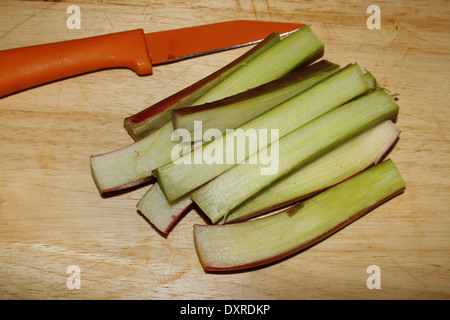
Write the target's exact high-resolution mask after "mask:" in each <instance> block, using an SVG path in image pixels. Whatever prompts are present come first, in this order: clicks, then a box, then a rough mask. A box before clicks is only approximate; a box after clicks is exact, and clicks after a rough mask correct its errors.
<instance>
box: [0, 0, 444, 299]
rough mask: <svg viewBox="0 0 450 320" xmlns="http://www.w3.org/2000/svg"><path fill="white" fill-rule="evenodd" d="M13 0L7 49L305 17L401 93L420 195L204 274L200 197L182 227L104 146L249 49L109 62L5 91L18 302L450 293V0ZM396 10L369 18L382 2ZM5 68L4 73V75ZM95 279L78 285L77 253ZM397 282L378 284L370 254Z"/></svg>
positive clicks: (5, 206)
mask: <svg viewBox="0 0 450 320" xmlns="http://www.w3.org/2000/svg"><path fill="white" fill-rule="evenodd" d="M73 3H75V4H77V5H78V6H79V7H80V9H81V29H78V30H77V29H74V30H69V29H68V28H67V27H66V20H67V18H68V17H69V14H68V13H67V12H66V10H67V7H68V6H69V5H70V4H71V3H69V2H47V1H45V2H41V1H32V2H27V1H17V2H16V1H1V2H0V49H8V48H13V47H19V46H26V45H33V44H39V43H46V42H52V41H58V40H66V39H75V38H82V37H86V36H93V35H99V34H104V33H109V32H116V31H124V30H129V29H135V28H144V30H145V31H146V32H152V31H158V30H165V29H173V28H179V27H188V26H193V25H198V24H204V23H213V22H220V21H225V20H233V19H252V20H266V21H286V22H301V23H306V24H309V25H311V27H312V29H313V30H314V31H315V32H316V33H317V34H318V35H319V37H320V38H321V39H322V41H323V42H324V43H325V56H324V57H325V58H327V59H328V60H331V61H333V62H336V63H339V64H341V65H345V64H347V63H351V62H358V63H359V64H360V65H361V66H362V67H363V68H365V69H367V70H369V71H371V72H372V73H373V74H374V75H375V77H376V78H377V80H378V81H379V83H380V84H381V85H382V86H384V87H386V88H388V89H389V90H390V91H391V92H392V93H398V94H399V96H398V97H399V105H400V115H399V118H398V123H397V124H398V127H399V128H400V129H401V131H402V133H401V138H400V140H399V142H398V143H397V145H396V146H395V149H394V150H393V151H392V153H391V154H390V158H391V159H393V160H394V162H395V163H396V164H397V166H398V167H399V169H400V171H401V173H402V175H403V177H404V179H405V181H406V184H407V189H406V191H405V193H404V194H402V195H400V196H398V197H396V198H395V199H393V200H391V201H390V202H388V203H386V204H384V205H383V206H381V207H379V208H377V209H375V210H373V211H372V212H370V213H368V214H367V215H365V216H364V217H362V218H361V219H359V220H357V221H355V222H354V223H352V224H351V225H349V226H348V227H346V228H345V229H343V230H341V231H339V232H338V233H336V234H335V235H333V236H332V237H330V238H328V239H326V240H324V241H322V242H320V243H319V244H317V245H315V246H313V247H311V248H309V249H308V250H305V251H303V252H301V253H299V254H296V255H294V256H292V257H290V258H288V259H285V260H283V261H281V262H279V263H275V264H272V265H270V266H266V267H263V268H258V269H256V270H251V271H248V272H239V273H227V274H213V273H206V272H204V271H203V269H202V267H201V265H200V263H199V261H198V258H197V255H196V252H195V248H194V244H193V234H192V230H193V229H192V226H193V225H194V224H195V223H206V221H205V219H204V218H203V217H202V216H201V215H200V214H199V213H197V212H196V211H195V210H193V211H191V212H189V213H187V214H186V215H185V216H184V217H183V218H182V219H181V221H179V223H178V224H177V225H176V226H175V228H174V229H173V230H172V232H171V233H170V234H169V235H168V236H167V237H163V236H161V235H160V234H159V233H158V232H157V231H156V230H155V229H154V228H153V227H152V226H151V225H150V224H149V223H148V221H146V220H145V219H144V218H143V216H141V215H140V214H139V213H138V212H137V211H136V207H135V205H136V203H137V201H138V200H139V199H140V198H141V196H142V195H143V194H144V192H145V191H146V190H147V188H148V187H149V186H148V185H147V186H143V187H142V188H137V189H133V190H130V191H129V192H125V193H122V194H119V195H115V196H113V197H107V198H102V197H101V196H100V195H99V193H98V191H97V189H96V187H95V185H94V183H93V180H92V177H91V173H90V168H89V157H90V156H91V155H93V154H98V153H104V152H108V151H112V150H115V149H117V148H120V147H122V146H125V145H128V144H130V143H131V142H132V141H131V138H130V137H129V136H128V135H127V133H126V132H125V130H124V129H123V119H124V117H126V116H128V115H131V114H133V113H135V112H137V111H139V110H141V109H143V108H145V107H147V106H148V105H150V104H153V103H155V102H157V101H159V100H161V99H163V98H165V97H167V96H169V95H171V94H172V93H175V92H177V91H178V90H180V89H182V88H184V87H186V86H188V85H190V84H192V83H193V82H195V81H197V80H199V79H201V78H203V77H205V76H206V75H208V74H210V73H212V72H214V71H215V70H217V69H219V68H220V67H222V66H224V65H225V64H227V63H228V62H230V61H232V60H233V59H235V58H237V57H238V56H239V55H241V54H242V53H244V52H245V51H246V50H248V49H249V48H241V49H238V50H234V51H228V52H224V53H219V54H214V55H210V56H205V57H202V58H197V59H192V60H187V61H184V62H180V63H176V64H172V65H166V66H160V67H157V68H155V70H154V74H153V75H151V76H148V77H139V76H137V75H136V74H134V73H133V72H132V71H129V70H126V69H117V70H106V71H102V72H95V73H90V74H86V75H83V76H79V77H73V78H70V79H66V80H63V81H58V82H54V83H52V84H48V85H45V86H40V87H38V88H34V89H30V90H27V91H24V92H21V93H18V94H14V95H11V96H8V97H5V98H2V99H0V157H1V158H0V159H1V162H0V298H2V299H274V300H275V299H448V298H450V272H449V271H450V270H449V268H450V267H449V266H450V252H449V250H450V233H449V227H450V201H449V191H450V174H449V167H450V160H449V151H450V134H449V132H450V123H449V118H450V105H449V83H448V77H449V74H450V55H449V53H450V50H449V46H450V35H449V31H448V26H449V25H448V17H449V15H450V8H449V7H450V6H449V2H448V1H445V0H444V1H437V0H433V1H425V0H421V1H419V0H416V1H393V0H389V1H388V0H380V1H376V2H375V1H353V0H352V1H350V0H347V1H331V0H330V1H320V2H319V1H289V0H280V1H275V0H270V1H258V0H254V1H250V0H237V1H228V0H223V1H215V0H214V1H213V0H197V1H195V2H191V1H172V0H164V1H162V0H155V1H139V0H134V1H124V0H116V1H109V2H108V3H102V2H100V3H98V1H94V0H92V1H88V0H85V1H83V0H81V1H77V2H73ZM371 4H376V5H378V6H379V7H380V9H381V29H374V30H369V29H368V28H367V26H366V20H367V18H368V17H369V14H367V13H366V9H367V7H368V6H369V5H371ZM0 76H1V75H0ZM72 265H75V266H78V267H79V269H80V271H81V274H80V279H81V286H80V288H79V289H72V290H71V289H70V288H69V287H68V286H67V280H68V278H69V276H70V275H71V273H68V267H69V266H72ZM370 265H377V266H379V267H380V270H381V289H372V290H370V289H368V287H367V285H366V280H367V278H368V277H369V274H368V273H367V272H366V271H367V268H368V266H370Z"/></svg>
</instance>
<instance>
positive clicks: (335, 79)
mask: <svg viewBox="0 0 450 320" xmlns="http://www.w3.org/2000/svg"><path fill="white" fill-rule="evenodd" d="M283 41H284V40H283ZM374 86H375V79H374V78H373V77H372V75H371V74H370V73H364V72H363V71H362V70H361V68H360V67H359V65H358V64H351V65H348V66H346V67H345V68H343V69H341V70H339V71H338V72H336V73H334V74H333V75H331V76H329V77H328V78H326V79H324V80H322V81H320V82H319V83H317V84H315V85H314V86H312V87H310V88H308V89H307V90H305V91H303V92H301V93H300V94H298V95H296V96H294V97H292V98H291V99H288V100H287V101H285V102H283V103H281V104H280V105H278V106H276V107H274V108H272V109H270V110H269V111H267V112H265V113H263V114H261V115H260V116H258V117H256V118H254V119H252V120H250V121H248V122H246V123H245V124H244V125H242V126H240V127H239V128H237V129H236V130H233V131H231V132H227V133H226V134H225V135H222V136H220V137H217V138H215V139H214V140H213V141H211V142H209V143H205V144H204V145H203V146H202V147H201V148H197V149H196V150H194V151H192V152H190V153H187V154H185V155H184V156H183V157H181V158H180V159H179V161H172V162H170V163H168V164H166V165H164V166H162V167H160V168H157V169H156V170H155V171H154V174H155V176H156V177H157V179H158V181H159V183H160V185H161V188H162V189H163V191H164V193H165V195H166V196H167V198H168V199H169V200H170V201H173V200H175V199H177V198H179V197H181V196H183V195H184V194H187V193H189V192H191V191H193V190H194V189H196V188H198V187H200V186H201V185H203V184H205V183H206V182H208V181H210V180H212V179H214V178H215V177H217V176H219V175H220V174H222V173H223V172H225V171H226V170H228V169H230V168H232V167H233V166H235V165H236V164H237V163H239V162H241V161H242V160H245V157H244V156H243V155H246V154H248V155H251V150H247V149H249V148H254V147H255V146H254V145H249V146H246V143H239V141H245V139H246V135H247V134H248V133H249V132H250V131H255V130H256V131H258V130H260V129H265V130H270V129H275V130H278V134H279V137H283V136H284V135H286V134H288V133H289V132H291V131H293V130H295V129H297V128H299V127H301V126H303V125H305V124H307V123H308V122H310V121H312V120H314V119H315V118H317V117H320V116H321V115H323V114H325V113H327V112H329V111H330V110H333V109H335V108H337V107H338V106H340V105H342V104H344V103H346V102H347V101H349V100H351V99H353V98H355V97H357V96H359V95H361V94H363V93H364V92H366V91H368V90H371V89H373V88H374ZM189 138H190V137H189ZM271 140H272V139H271ZM271 140H270V141H271ZM233 141H236V144H235V145H236V146H235V148H232V149H234V150H231V151H230V150H225V151H224V152H223V155H224V156H223V159H222V161H216V162H215V163H206V162H205V161H203V162H202V161H200V164H194V163H198V161H197V162H196V161H195V160H196V159H197V160H198V159H200V160H201V159H203V154H204V153H206V152H207V151H208V150H223V149H224V148H225V146H226V145H230V144H231V142H233ZM270 141H267V142H265V141H263V140H262V139H260V141H258V146H257V149H256V151H258V150H261V149H263V148H265V147H266V146H267V144H269V143H270ZM228 149H229V148H228ZM256 151H255V152H256ZM230 152H231V153H233V152H234V153H233V155H232V156H229V153H230ZM253 153H254V152H253ZM242 157H244V158H243V159H242ZM230 158H233V159H235V161H230Z"/></svg>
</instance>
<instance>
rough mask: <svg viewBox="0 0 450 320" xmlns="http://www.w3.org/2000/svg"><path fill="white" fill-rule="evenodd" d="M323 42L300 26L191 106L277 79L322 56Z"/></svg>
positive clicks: (308, 29)
mask: <svg viewBox="0 0 450 320" xmlns="http://www.w3.org/2000/svg"><path fill="white" fill-rule="evenodd" d="M323 52H324V45H323V43H322V42H321V41H320V39H319V38H318V37H317V35H316V34H315V33H314V32H313V31H312V30H311V28H310V27H309V26H304V27H302V28H300V29H298V30H297V31H295V32H293V33H291V34H290V35H288V36H287V37H286V38H284V39H283V40H281V41H280V42H278V43H277V44H276V45H274V46H273V47H271V48H270V49H269V50H267V51H266V52H264V53H262V54H261V55H259V56H258V57H256V58H255V59H253V60H252V61H251V62H250V63H249V64H247V65H246V66H245V67H243V68H240V69H238V70H236V72H235V73H233V74H232V75H231V76H229V77H228V78H226V79H224V80H223V81H222V82H221V83H219V84H218V85H217V86H215V87H214V88H212V89H211V90H209V91H208V92H206V93H205V94H204V95H202V96H201V97H200V98H199V99H198V100H197V101H195V102H194V103H193V105H201V104H204V103H206V102H212V101H217V100H220V99H223V98H225V97H229V96H233V95H235V94H237V93H239V92H243V91H246V90H249V89H251V88H254V87H257V86H259V85H261V84H264V83H267V82H270V81H272V80H275V79H278V78H280V77H282V76H284V75H286V74H288V73H290V72H292V71H294V70H295V69H297V68H299V67H300V66H302V65H306V64H309V63H311V62H313V61H315V60H317V59H318V58H320V57H322V55H323Z"/></svg>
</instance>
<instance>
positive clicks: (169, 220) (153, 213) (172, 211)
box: [136, 183, 192, 234]
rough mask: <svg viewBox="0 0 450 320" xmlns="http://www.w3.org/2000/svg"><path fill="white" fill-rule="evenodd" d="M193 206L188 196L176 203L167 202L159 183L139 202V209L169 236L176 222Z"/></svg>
mask: <svg viewBox="0 0 450 320" xmlns="http://www.w3.org/2000/svg"><path fill="white" fill-rule="evenodd" d="M191 204H192V200H191V199H190V198H189V197H188V196H186V197H183V198H181V199H179V200H176V201H174V202H169V201H167V198H166V196H165V195H164V193H163V192H162V190H161V188H160V187H159V184H158V183H155V184H154V185H153V186H152V187H151V188H150V189H149V190H148V191H147V192H146V193H145V194H144V196H143V197H142V198H141V200H139V202H138V203H137V205H136V207H137V209H138V210H139V211H140V212H141V213H142V214H143V215H144V216H145V217H146V218H147V219H148V220H149V221H150V222H151V223H152V224H153V225H154V226H155V227H156V228H157V229H158V230H159V231H161V232H162V233H163V234H168V233H169V231H170V229H171V228H172V227H173V225H174V224H175V222H176V221H177V220H178V219H179V218H180V217H181V215H182V214H183V213H185V212H186V211H187V210H188V209H189V207H190V206H191Z"/></svg>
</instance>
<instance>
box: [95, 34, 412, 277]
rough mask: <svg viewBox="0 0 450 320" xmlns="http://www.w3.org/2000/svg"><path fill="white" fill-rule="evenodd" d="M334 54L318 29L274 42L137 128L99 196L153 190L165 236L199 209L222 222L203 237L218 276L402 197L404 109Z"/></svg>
mask: <svg viewBox="0 0 450 320" xmlns="http://www.w3.org/2000/svg"><path fill="white" fill-rule="evenodd" d="M323 54H324V45H323V43H322V42H321V41H320V40H319V39H318V37H317V36H316V35H315V34H314V32H313V31H312V30H311V28H310V27H309V26H304V27H302V28H301V29H299V30H298V31H296V32H294V33H292V34H290V35H289V36H287V37H285V38H283V39H281V38H280V35H279V34H277V33H274V34H272V35H270V36H269V37H267V38H266V39H265V40H264V41H263V42H261V43H260V44H258V45H257V46H255V47H253V48H252V49H251V50H249V51H248V52H247V53H245V54H244V55H242V56H241V57H239V58H238V59H236V60H235V61H233V62H232V63H230V64H228V65H226V66H225V67H223V68H222V69H220V70H218V71H217V72H215V73H213V74H211V75H209V76H208V77H206V78H204V79H202V80H200V81H198V82H197V83H195V84H193V85H191V86H189V87H187V88H185V89H184V90H182V91H180V92H178V93H175V94H174V95H172V96H170V97H168V98H166V99H164V100H162V101H160V102H158V103H156V104H154V105H152V106H150V107H148V108H146V109H144V110H142V111H141V112H139V113H137V114H134V115H132V116H129V117H127V118H125V120H124V125H125V128H126V130H127V132H128V133H129V135H130V136H131V137H132V138H133V140H134V141H135V142H134V143H132V144H131V145H128V146H125V147H123V148H121V149H119V150H115V151H112V152H109V153H105V154H99V155H95V156H92V157H91V171H92V176H93V178H94V181H95V184H96V186H97V188H98V190H99V191H100V193H101V194H102V195H103V194H107V193H110V192H113V191H118V190H123V189H126V188H130V187H133V186H137V185H141V184H144V182H148V181H151V182H152V184H151V186H150V188H149V190H148V191H147V192H146V193H145V194H144V196H143V197H142V199H140V201H139V202H138V203H137V205H136V207H137V209H138V210H139V211H140V212H141V213H142V214H143V215H144V216H145V217H146V218H147V219H148V220H149V221H150V222H151V223H152V224H153V225H154V226H155V228H157V229H158V230H160V232H161V233H162V234H168V233H169V232H170V230H171V228H172V227H173V225H174V223H175V222H176V221H177V219H179V218H180V217H181V216H182V214H183V213H184V212H187V211H188V210H190V209H191V208H192V206H194V205H195V206H196V208H197V210H199V211H201V212H202V213H203V214H205V215H206V217H207V218H208V219H209V221H210V223H209V224H207V225H194V227H193V229H194V242H195V248H196V250H197V254H198V257H199V260H200V262H201V265H202V266H203V268H204V269H205V270H206V271H209V270H211V271H229V270H240V269H245V268H250V267H255V266H260V265H264V264H267V263H269V262H273V261H276V260H278V259H281V258H284V257H286V256H288V255H291V254H293V253H295V252H298V251H300V250H302V249H304V248H307V247H308V246H310V245H312V244H314V243H316V242H318V241H320V240H322V239H324V238H325V237H327V236H329V235H330V234H332V233H334V232H336V231H337V230H339V229H341V228H342V227H344V226H346V225H348V224H349V223H351V222H352V221H354V220H355V219H357V218H359V217H360V216H362V215H363V214H365V213H367V212H368V211H370V210H371V209H373V208H374V207H376V206H378V205H380V204H382V203H383V202H385V201H387V200H389V199H391V198H393V197H394V196H396V195H398V194H400V193H401V192H403V191H404V189H405V183H404V181H403V179H402V177H401V175H400V173H399V171H398V169H397V168H396V166H395V164H394V163H393V161H392V160H391V159H387V154H388V153H389V151H390V150H391V149H392V148H393V146H394V145H395V143H396V141H397V139H398V137H399V134H400V131H399V129H398V128H397V127H396V126H395V123H394V121H395V119H396V118H397V115H398V111H399V106H398V104H397V103H396V99H394V98H393V97H392V96H391V95H390V94H389V93H388V92H387V91H386V90H385V89H383V88H381V87H380V86H379V85H378V84H377V82H376V80H375V77H374V76H373V75H372V74H371V73H369V72H366V71H363V70H362V68H361V67H360V66H359V65H358V64H357V63H351V64H348V65H346V66H344V67H341V66H339V65H337V64H335V63H332V62H330V61H327V60H320V59H321V58H322V57H323ZM255 133H256V134H255ZM255 137H256V139H257V140H252V139H253V138H255ZM255 141H257V142H256V143H255ZM246 142H247V143H246ZM230 146H232V147H233V148H230ZM269 160H270V161H269ZM145 185H147V184H145Z"/></svg>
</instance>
